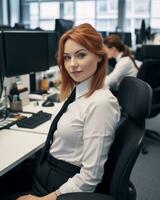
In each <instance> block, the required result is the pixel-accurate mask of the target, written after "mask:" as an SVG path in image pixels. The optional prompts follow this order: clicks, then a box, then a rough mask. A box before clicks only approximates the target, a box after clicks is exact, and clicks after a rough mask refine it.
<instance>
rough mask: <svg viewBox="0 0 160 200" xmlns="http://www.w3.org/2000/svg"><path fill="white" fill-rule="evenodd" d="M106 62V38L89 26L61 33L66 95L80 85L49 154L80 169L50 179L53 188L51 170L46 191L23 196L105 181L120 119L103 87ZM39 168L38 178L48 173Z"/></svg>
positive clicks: (50, 199) (44, 197)
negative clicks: (109, 153) (110, 151)
mask: <svg viewBox="0 0 160 200" xmlns="http://www.w3.org/2000/svg"><path fill="white" fill-rule="evenodd" d="M106 62H107V54H106V49H105V46H104V44H103V41H102V38H101V36H100V35H99V34H98V33H97V32H96V30H95V29H94V28H93V27H92V26H91V25H90V24H87V23H85V24H81V25H79V26H77V27H74V28H73V29H71V30H69V31H68V32H66V33H65V34H64V35H63V36H62V37H61V39H60V42H59V50H58V64H59V66H60V70H61V75H62V85H61V99H63V100H64V99H66V98H67V97H68V96H69V95H70V93H71V91H72V90H73V88H74V87H75V86H76V98H75V101H74V102H72V103H70V104H69V106H68V108H67V111H66V112H65V113H64V114H63V115H62V116H61V118H60V120H59V121H58V125H57V130H56V131H55V133H54V140H53V143H52V145H51V147H50V151H49V154H50V155H49V156H50V159H52V158H53V157H54V160H56V162H57V163H59V162H61V161H63V162H65V163H68V165H69V166H71V167H78V168H79V171H78V172H75V173H74V175H73V176H70V177H69V178H68V179H67V180H65V178H64V180H63V175H62V174H63V171H60V173H59V174H58V175H56V177H54V178H53V180H51V184H53V185H52V186H48V185H47V184H48V183H47V181H48V179H49V177H50V174H48V175H47V176H48V179H46V180H47V181H46V183H41V184H42V187H44V188H43V189H42V191H41V194H36V195H35V194H34V193H33V195H31V194H29V195H24V196H21V197H19V198H18V200H38V199H41V200H55V199H56V198H57V196H58V195H60V194H64V193H69V192H85V191H86V192H93V191H94V190H95V187H96V185H97V184H98V183H99V182H100V181H101V178H102V175H103V166H104V163H105V162H106V160H107V155H108V152H109V149H110V146H111V144H112V142H113V140H114V132H115V128H116V125H117V122H118V120H119V105H118V103H117V100H116V98H115V97H114V96H113V95H112V94H111V92H110V91H109V90H108V89H107V90H106V89H104V79H105V74H106ZM69 166H68V168H69ZM58 170H59V169H58ZM40 172H41V173H40ZM40 172H39V174H40V175H39V176H44V174H43V169H42V170H41V169H40ZM41 174H42V175H41ZM40 178H41V177H40ZM40 178H39V179H40ZM58 182H60V183H59V184H58ZM47 187H48V188H47ZM50 188H52V189H50ZM43 190H46V191H49V192H48V194H45V193H43ZM38 196H41V197H38Z"/></svg>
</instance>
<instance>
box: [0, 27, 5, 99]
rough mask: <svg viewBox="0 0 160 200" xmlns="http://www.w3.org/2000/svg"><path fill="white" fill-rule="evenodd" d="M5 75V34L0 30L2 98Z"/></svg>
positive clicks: (0, 83) (0, 87)
mask: <svg viewBox="0 0 160 200" xmlns="http://www.w3.org/2000/svg"><path fill="white" fill-rule="evenodd" d="M4 75H5V66H4V50H3V36H2V32H1V31H0V98H1V95H2V92H3V80H4Z"/></svg>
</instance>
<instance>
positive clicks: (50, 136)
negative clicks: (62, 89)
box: [40, 87, 76, 163]
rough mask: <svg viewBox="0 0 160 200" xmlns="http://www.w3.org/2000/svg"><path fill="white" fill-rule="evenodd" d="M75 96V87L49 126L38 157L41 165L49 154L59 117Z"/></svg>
mask: <svg viewBox="0 0 160 200" xmlns="http://www.w3.org/2000/svg"><path fill="white" fill-rule="evenodd" d="M75 94H76V87H75V88H74V89H73V91H72V92H71V94H70V96H69V97H68V99H67V100H66V101H65V102H64V104H63V106H62V108H61V109H60V111H59V112H58V113H57V115H56V116H55V118H54V120H53V122H52V124H51V126H50V129H49V133H48V136H47V139H46V142H45V145H44V147H43V149H42V153H41V157H40V162H41V163H42V161H43V160H44V158H45V155H46V154H47V153H48V152H49V149H50V146H51V145H52V143H53V135H54V132H55V130H56V129H57V123H58V121H59V119H60V118H61V116H62V115H63V113H64V112H66V110H67V107H68V105H69V104H70V103H72V102H73V101H74V100H75Z"/></svg>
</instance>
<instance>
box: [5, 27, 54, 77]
mask: <svg viewBox="0 0 160 200" xmlns="http://www.w3.org/2000/svg"><path fill="white" fill-rule="evenodd" d="M52 33H53V32H52ZM3 35H4V36H3V37H4V50H5V64H6V76H7V77H11V76H18V75H23V74H29V73H33V72H40V71H45V70H48V69H49V66H51V64H53V63H54V62H55V61H54V57H53V58H52V57H51V55H53V54H51V53H50V44H49V41H50V40H51V41H53V42H54V39H53V38H54V36H55V34H54V33H53V34H51V32H45V31H4V32H3ZM49 35H50V37H49ZM49 38H50V39H49ZM55 40H56V39H55ZM53 45H54V44H53Z"/></svg>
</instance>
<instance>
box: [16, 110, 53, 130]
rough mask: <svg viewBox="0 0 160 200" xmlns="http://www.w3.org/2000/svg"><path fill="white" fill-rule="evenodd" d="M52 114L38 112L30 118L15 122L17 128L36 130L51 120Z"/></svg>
mask: <svg viewBox="0 0 160 200" xmlns="http://www.w3.org/2000/svg"><path fill="white" fill-rule="evenodd" d="M51 116H52V114H50V113H46V112H43V111H39V112H37V113H35V114H33V115H32V116H31V117H26V118H24V119H22V120H21V121H18V122H17V126H18V127H21V128H36V127H37V126H39V125H41V124H42V123H44V122H46V121H48V120H50V119H51Z"/></svg>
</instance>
